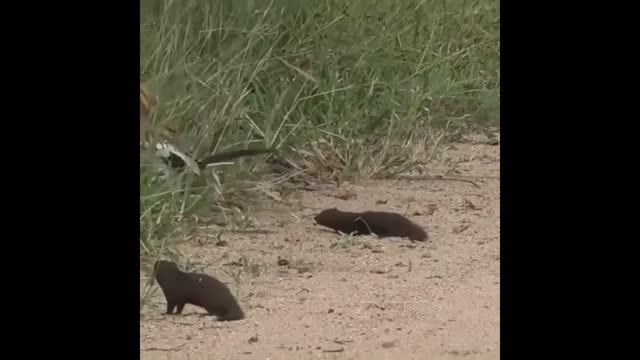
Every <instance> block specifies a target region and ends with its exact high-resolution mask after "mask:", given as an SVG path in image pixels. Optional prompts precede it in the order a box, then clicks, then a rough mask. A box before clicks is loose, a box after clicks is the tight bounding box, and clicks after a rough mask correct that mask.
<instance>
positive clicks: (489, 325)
mask: <svg viewBox="0 0 640 360" xmlns="http://www.w3.org/2000/svg"><path fill="white" fill-rule="evenodd" d="M499 165H500V148H499V146H491V145H487V144H474V143H458V144H453V145H449V146H447V148H446V149H445V151H444V153H443V155H442V157H441V158H440V160H438V162H437V163H435V164H433V165H432V166H433V167H432V168H431V169H435V170H432V172H433V173H438V171H440V173H443V172H444V171H446V170H452V169H455V171H454V173H453V174H451V176H454V175H455V176H459V177H465V178H467V179H471V180H473V181H474V182H476V183H477V185H479V188H478V187H474V186H473V185H472V184H469V183H465V182H458V181H442V180H437V181H424V180H418V181H405V180H403V181H397V180H396V181H376V182H369V183H366V184H359V185H357V186H350V189H351V190H352V191H353V192H354V193H355V194H356V197H355V198H353V199H349V200H341V199H338V198H336V197H334V196H332V195H336V194H339V193H343V192H344V190H342V189H340V190H338V189H333V190H326V191H316V192H307V193H303V194H301V201H300V206H299V207H297V208H293V209H289V210H288V211H281V212H279V213H273V214H264V215H257V216H256V223H257V224H259V226H258V228H259V229H260V230H263V231H256V232H245V233H228V234H223V235H222V236H221V237H220V238H219V237H218V236H217V235H216V232H215V231H213V230H211V231H209V233H208V234H203V235H202V236H201V237H200V238H199V239H198V240H197V241H193V242H191V243H189V244H185V245H184V246H182V251H183V252H185V253H186V254H188V255H189V258H190V259H191V262H192V265H193V266H194V269H195V270H198V271H203V272H206V273H209V274H211V275H213V276H216V277H218V278H219V279H221V280H222V281H224V282H225V283H227V284H228V285H229V287H230V288H231V290H232V292H233V293H234V294H237V297H238V299H239V302H240V304H241V306H242V307H243V309H244V310H245V312H246V314H247V318H246V319H244V320H241V321H235V322H217V321H215V317H201V316H200V315H199V314H201V313H203V312H204V310H202V309H199V308H197V307H193V306H190V305H187V306H186V307H185V310H184V314H183V315H182V316H166V315H163V312H164V310H165V300H164V297H163V296H162V293H161V291H160V290H159V289H157V290H156V292H155V294H154V295H153V296H152V298H151V300H150V304H149V305H148V306H147V307H146V308H145V309H144V310H143V312H142V314H141V321H140V348H141V359H143V360H144V359H149V360H151V359H176V360H178V359H462V358H465V359H499V358H500V326H499V325H500V322H499V319H500V233H499V228H500V206H499V203H500V166H499ZM385 202H386V203H385ZM333 206H336V207H338V208H339V209H342V210H352V211H363V210H369V209H378V210H386V211H395V212H399V213H402V214H405V215H406V216H408V217H409V218H410V219H412V220H413V221H415V222H416V223H418V224H420V225H422V226H424V228H425V229H426V230H427V232H428V233H429V236H430V239H429V240H428V241H427V242H425V243H418V242H416V243H412V242H411V241H409V240H406V239H398V238H386V239H378V238H375V237H373V236H360V237H350V236H346V235H344V236H343V235H339V234H336V233H333V232H331V231H327V230H324V229H323V228H321V227H320V226H318V225H315V224H314V222H313V218H312V216H313V215H314V214H315V213H317V212H319V211H320V210H321V209H324V208H329V207H333ZM220 239H221V240H224V241H226V242H227V245H226V246H216V243H217V242H219V241H220ZM218 245H219V244H218ZM279 259H285V260H287V262H288V263H289V265H284V266H281V265H278V260H279Z"/></svg>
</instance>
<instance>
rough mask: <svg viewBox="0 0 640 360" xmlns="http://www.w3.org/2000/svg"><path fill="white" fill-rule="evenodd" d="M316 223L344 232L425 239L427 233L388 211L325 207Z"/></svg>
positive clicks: (409, 221) (317, 217)
mask: <svg viewBox="0 0 640 360" xmlns="http://www.w3.org/2000/svg"><path fill="white" fill-rule="evenodd" d="M314 219H315V221H316V223H318V224H319V225H322V226H325V227H328V228H330V229H333V230H335V231H339V232H342V233H345V234H354V235H368V234H375V235H378V236H380V237H406V238H409V239H410V240H417V241H426V240H427V239H428V236H427V233H426V232H425V231H424V230H423V229H422V228H421V227H420V226H418V225H417V224H415V223H413V222H412V221H411V220H409V219H407V218H406V217H404V216H402V215H400V214H396V213H390V212H383V211H365V212H361V213H356V212H348V211H340V210H338V209H336V208H331V209H326V210H323V211H322V212H320V213H319V214H318V215H316V216H315V217H314Z"/></svg>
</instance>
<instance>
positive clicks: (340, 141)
mask: <svg viewBox="0 0 640 360" xmlns="http://www.w3.org/2000/svg"><path fill="white" fill-rule="evenodd" d="M140 3H141V18H140V37H141V39H140V51H141V57H140V72H141V81H142V82H144V83H145V84H147V85H148V86H149V88H150V89H151V90H152V91H153V92H154V93H155V94H156V95H158V98H159V105H158V107H157V108H156V109H155V111H154V113H153V116H152V120H153V122H154V124H155V125H156V126H158V125H162V124H163V123H164V122H165V121H172V122H173V123H174V124H176V125H177V127H178V133H179V134H181V136H182V139H181V141H183V142H182V143H180V146H183V147H185V146H186V147H188V149H183V150H191V151H192V152H193V153H194V156H196V157H199V158H200V157H202V156H206V155H209V154H212V153H215V152H219V151H224V150H226V149H238V148H246V147H247V146H263V147H276V148H278V149H280V150H281V151H282V153H283V154H284V156H292V157H295V158H296V159H297V161H298V164H299V165H301V166H302V167H303V168H304V170H306V171H307V174H311V175H313V176H315V178H326V179H330V178H335V177H336V176H342V177H356V178H357V177H376V176H379V177H380V176H385V174H392V173H395V172H398V171H401V170H404V169H405V168H408V167H411V166H412V164H415V163H417V161H416V158H417V155H416V154H417V153H419V152H420V151H423V150H429V149H428V148H433V147H434V146H435V145H436V144H437V142H438V139H439V138H438V136H439V135H438V133H437V129H440V128H442V127H444V126H445V125H451V124H454V125H455V124H458V123H469V122H471V123H474V124H480V125H499V121H500V112H499V104H500V95H499V91H500V69H499V64H500V49H499V47H500V32H499V27H500V15H499V3H498V1H497V0H480V1H465V0H449V1H446V0H439V1H436V0H423V1H419V0H404V1H397V0H349V1H344V0H271V1H267V0H218V1H206V0H181V1H170V0H165V1H162V0H141V1H140ZM434 129H435V130H434ZM183 144H186V145H183ZM266 158H268V156H267V155H260V156H257V157H254V158H250V159H243V160H240V161H238V162H236V163H235V164H234V165H233V166H229V165H227V166H222V167H216V169H218V170H220V169H222V170H224V172H220V171H217V172H213V171H211V170H207V171H205V172H204V173H203V175H202V176H199V177H195V176H193V175H189V174H174V175H172V176H170V177H169V178H168V179H167V180H158V179H154V176H155V165H153V164H148V163H145V164H143V165H141V171H140V191H141V197H140V206H141V216H140V229H141V230H140V244H141V256H149V255H155V254H157V253H158V251H159V249H163V251H164V250H166V251H171V250H172V246H171V244H172V239H175V238H177V237H180V235H181V234H187V233H188V226H187V225H185V222H184V219H188V218H192V217H193V216H202V215H203V214H207V213H211V212H214V213H218V214H222V215H224V216H227V215H228V214H230V216H231V215H233V214H234V213H236V212H239V210H238V209H239V208H242V204H243V202H248V199H251V198H255V197H256V196H257V195H256V194H258V195H260V194H262V195H264V194H268V193H269V191H270V189H273V187H274V186H277V185H276V184H277V183H276V182H274V181H273V178H272V177H271V178H270V177H269V175H268V172H267V170H266V169H267V167H266V166H265V162H264V160H265V159H266Z"/></svg>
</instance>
